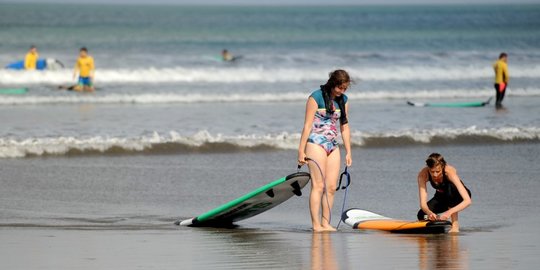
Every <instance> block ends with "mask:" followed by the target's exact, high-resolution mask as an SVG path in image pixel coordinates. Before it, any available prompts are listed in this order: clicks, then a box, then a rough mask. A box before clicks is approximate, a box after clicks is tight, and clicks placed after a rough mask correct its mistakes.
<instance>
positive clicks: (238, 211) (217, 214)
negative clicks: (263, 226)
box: [175, 172, 310, 227]
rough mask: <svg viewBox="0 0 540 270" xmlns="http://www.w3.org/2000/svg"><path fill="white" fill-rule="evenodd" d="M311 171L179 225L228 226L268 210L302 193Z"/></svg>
mask: <svg viewBox="0 0 540 270" xmlns="http://www.w3.org/2000/svg"><path fill="white" fill-rule="evenodd" d="M309 179H310V175H309V173H306V172H298V173H294V174H291V175H288V176H285V177H282V178H280V179H278V180H276V181H273V182H271V183H269V184H267V185H264V186H262V187H260V188H257V189H255V190H253V191H251V192H249V193H247V194H245V195H244V196H241V197H239V198H236V199H234V200H232V201H230V202H228V203H225V204H223V205H221V206H218V207H216V208H214V209H212V210H210V211H208V212H206V213H204V214H202V215H199V216H197V217H194V218H190V219H186V220H178V221H176V222H175V224H176V225H182V226H192V227H228V226H231V225H232V224H233V223H234V222H237V221H240V220H244V219H246V218H250V217H253V216H255V215H258V214H260V213H263V212H265V211H268V210H270V209H272V208H274V207H276V206H278V205H279V204H281V203H282V202H284V201H286V200H288V199H289V198H291V197H292V196H294V195H296V196H301V195H302V191H301V190H302V188H303V187H304V186H306V184H307V183H308V182H309Z"/></svg>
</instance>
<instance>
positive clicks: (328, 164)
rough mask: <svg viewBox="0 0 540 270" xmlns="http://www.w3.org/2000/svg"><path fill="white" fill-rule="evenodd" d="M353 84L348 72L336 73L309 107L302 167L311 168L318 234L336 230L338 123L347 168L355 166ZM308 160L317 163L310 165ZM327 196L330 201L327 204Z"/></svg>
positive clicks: (314, 95)
mask: <svg viewBox="0 0 540 270" xmlns="http://www.w3.org/2000/svg"><path fill="white" fill-rule="evenodd" d="M350 83H351V80H350V77H349V74H348V73H347V72H346V71H345V70H335V71H333V72H331V73H330V78H329V79H328V81H327V82H326V84H324V85H321V88H320V89H318V90H315V91H314V92H313V93H312V94H311V95H310V96H309V98H308V101H307V104H306V114H305V120H304V129H303V130H302V135H301V139H300V145H299V147H298V163H299V164H300V165H304V164H306V163H308V165H309V172H310V174H311V194H310V195H309V210H310V213H311V223H312V225H313V231H315V232H320V231H335V230H336V229H335V228H334V227H332V225H331V224H330V212H331V209H332V205H333V203H334V193H335V190H336V185H337V181H338V177H339V169H340V164H341V161H340V160H341V156H340V149H339V147H338V142H337V137H338V129H337V125H338V121H339V127H340V130H341V137H342V138H343V144H344V146H345V151H346V154H345V163H346V165H347V166H351V164H352V153H351V143H350V138H351V133H350V129H349V121H348V118H347V115H348V108H349V104H348V103H347V96H346V95H345V92H346V91H347V89H348V88H349V85H350ZM308 158H309V159H311V160H313V161H314V162H308ZM318 166H320V168H319V167H318ZM319 169H320V170H319ZM325 193H326V195H325ZM324 196H326V198H325V199H324V200H323V197H324ZM321 208H322V213H321Z"/></svg>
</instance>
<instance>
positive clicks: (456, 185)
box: [417, 153, 472, 233]
mask: <svg viewBox="0 0 540 270" xmlns="http://www.w3.org/2000/svg"><path fill="white" fill-rule="evenodd" d="M427 182H429V183H430V184H431V186H432V187H433V188H434V189H435V196H433V198H432V199H431V200H429V201H427V195H428V194H427V189H426V186H427V185H426V183H427ZM418 197H419V199H420V211H418V215H417V216H418V220H448V219H449V218H452V228H451V229H450V232H454V233H456V232H459V220H458V213H459V212H460V211H462V210H463V209H465V208H467V207H469V205H471V203H472V200H471V191H470V190H469V189H468V188H467V187H465V185H464V184H463V182H462V181H461V179H459V176H458V175H457V171H456V168H454V167H453V166H450V165H449V164H447V163H446V161H445V160H444V157H443V156H442V155H441V154H438V153H433V154H431V155H429V157H428V158H427V160H426V167H424V168H422V170H420V172H419V173H418Z"/></svg>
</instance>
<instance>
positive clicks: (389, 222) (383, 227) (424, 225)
mask: <svg viewBox="0 0 540 270" xmlns="http://www.w3.org/2000/svg"><path fill="white" fill-rule="evenodd" d="M341 220H342V221H343V222H344V223H345V224H347V225H349V226H351V227H353V229H358V230H379V231H387V232H392V233H408V234H442V233H447V232H448V231H449V230H450V228H451V227H452V223H450V221H423V220H421V221H407V220H397V219H392V218H389V217H385V216H382V215H379V214H376V213H373V212H370V211H366V210H362V209H357V208H352V209H349V210H347V211H345V212H344V213H343V215H342V216H341Z"/></svg>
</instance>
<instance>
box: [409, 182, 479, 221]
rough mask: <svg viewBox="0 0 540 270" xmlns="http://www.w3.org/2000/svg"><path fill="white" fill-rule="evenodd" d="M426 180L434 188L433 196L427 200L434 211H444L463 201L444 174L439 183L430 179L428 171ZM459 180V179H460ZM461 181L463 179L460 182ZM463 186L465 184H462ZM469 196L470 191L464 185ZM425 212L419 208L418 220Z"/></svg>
mask: <svg viewBox="0 0 540 270" xmlns="http://www.w3.org/2000/svg"><path fill="white" fill-rule="evenodd" d="M428 177H429V178H428V180H429V183H431V186H432V187H433V188H434V189H435V196H433V198H432V199H431V200H429V201H428V202H427V205H428V208H429V209H430V210H431V211H433V212H434V213H437V214H438V213H444V212H446V211H447V210H448V209H450V208H452V207H454V206H456V205H458V204H460V203H461V202H462V201H463V198H462V197H461V195H460V194H459V191H458V190H457V188H456V186H455V185H454V183H452V182H450V180H448V177H447V176H446V174H445V175H444V176H443V181H442V182H441V183H440V184H437V183H435V181H433V179H431V174H429V173H428ZM460 181H461V180H460ZM461 183H463V181H462V182H461ZM463 186H465V184H464V185H463ZM465 189H466V190H467V193H469V196H471V191H470V190H469V189H468V188H467V187H465ZM425 215H426V213H425V212H424V211H423V210H422V209H420V211H418V215H417V216H418V220H424V219H425V218H424V216H425Z"/></svg>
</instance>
